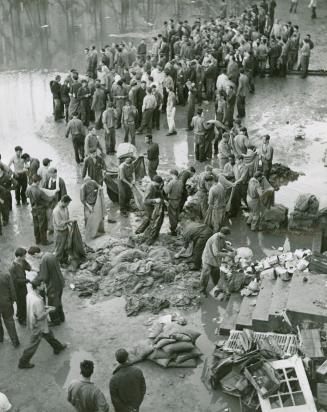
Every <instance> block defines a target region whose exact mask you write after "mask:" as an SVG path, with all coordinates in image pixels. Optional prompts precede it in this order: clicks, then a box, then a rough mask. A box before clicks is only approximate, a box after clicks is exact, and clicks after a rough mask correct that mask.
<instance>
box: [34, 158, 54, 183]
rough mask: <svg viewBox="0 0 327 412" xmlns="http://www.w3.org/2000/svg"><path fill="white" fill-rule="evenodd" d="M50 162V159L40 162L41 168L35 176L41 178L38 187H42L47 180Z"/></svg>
mask: <svg viewBox="0 0 327 412" xmlns="http://www.w3.org/2000/svg"><path fill="white" fill-rule="evenodd" d="M51 162H52V160H51V159H48V158H47V157H46V158H45V159H43V160H42V166H40V167H39V169H38V171H37V173H36V174H37V175H39V176H40V177H41V181H40V187H43V185H44V183H45V181H46V180H47V178H48V173H49V168H50V163H51Z"/></svg>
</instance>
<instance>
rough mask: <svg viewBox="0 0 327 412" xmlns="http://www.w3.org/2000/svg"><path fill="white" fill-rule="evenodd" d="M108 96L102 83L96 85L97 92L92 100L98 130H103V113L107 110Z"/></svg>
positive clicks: (97, 82)
mask: <svg viewBox="0 0 327 412" xmlns="http://www.w3.org/2000/svg"><path fill="white" fill-rule="evenodd" d="M106 100H107V95H106V93H105V91H104V90H103V88H102V87H101V84H100V81H99V80H97V81H96V83H95V92H94V94H93V98H92V105H91V110H93V111H94V116H95V128H96V129H97V130H100V129H102V113H103V112H104V111H105V109H106Z"/></svg>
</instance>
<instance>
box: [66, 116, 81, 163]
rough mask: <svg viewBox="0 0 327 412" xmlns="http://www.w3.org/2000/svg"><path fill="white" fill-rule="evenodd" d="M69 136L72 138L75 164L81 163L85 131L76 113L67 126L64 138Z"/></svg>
mask: <svg viewBox="0 0 327 412" xmlns="http://www.w3.org/2000/svg"><path fill="white" fill-rule="evenodd" d="M69 135H71V136H72V142H73V147H74V153H75V160H76V163H82V162H83V160H84V141H85V129H84V126H83V122H82V120H80V119H79V118H78V115H77V113H76V112H75V113H74V114H73V118H72V119H71V120H70V121H69V122H68V124H67V128H66V138H68V136H69Z"/></svg>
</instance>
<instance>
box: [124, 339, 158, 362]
mask: <svg viewBox="0 0 327 412" xmlns="http://www.w3.org/2000/svg"><path fill="white" fill-rule="evenodd" d="M153 350H154V349H153V345H152V341H151V340H150V339H144V340H141V341H139V342H138V343H137V344H136V345H135V346H133V348H132V349H131V350H129V351H128V353H129V361H130V362H131V363H136V362H140V361H142V360H143V359H145V358H146V357H147V356H148V355H150V354H151V353H152V352H153Z"/></svg>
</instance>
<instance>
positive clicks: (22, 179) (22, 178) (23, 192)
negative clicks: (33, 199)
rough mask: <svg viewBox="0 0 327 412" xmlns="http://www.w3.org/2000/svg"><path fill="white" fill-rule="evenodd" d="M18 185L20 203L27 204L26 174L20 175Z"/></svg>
mask: <svg viewBox="0 0 327 412" xmlns="http://www.w3.org/2000/svg"><path fill="white" fill-rule="evenodd" d="M20 184H21V192H20V195H21V199H22V203H23V204H25V203H26V202H27V199H26V189H27V174H26V173H21V174H20Z"/></svg>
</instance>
